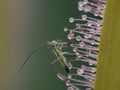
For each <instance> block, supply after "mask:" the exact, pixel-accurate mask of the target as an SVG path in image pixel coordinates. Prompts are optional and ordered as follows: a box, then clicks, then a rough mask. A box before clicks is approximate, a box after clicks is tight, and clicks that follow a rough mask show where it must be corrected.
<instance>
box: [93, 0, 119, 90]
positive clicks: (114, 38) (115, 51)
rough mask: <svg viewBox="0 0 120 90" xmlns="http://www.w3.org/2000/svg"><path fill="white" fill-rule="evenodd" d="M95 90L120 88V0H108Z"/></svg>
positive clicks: (117, 89) (115, 89)
mask: <svg viewBox="0 0 120 90" xmlns="http://www.w3.org/2000/svg"><path fill="white" fill-rule="evenodd" d="M107 2H108V3H107V7H106V11H105V17H104V23H103V29H102V36H101V42H100V53H99V60H98V67H97V77H96V82H95V90H120V0H107Z"/></svg>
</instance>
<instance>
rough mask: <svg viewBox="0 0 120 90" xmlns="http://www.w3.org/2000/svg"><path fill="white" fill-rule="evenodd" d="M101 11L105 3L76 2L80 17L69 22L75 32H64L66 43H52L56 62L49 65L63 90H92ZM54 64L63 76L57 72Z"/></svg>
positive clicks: (103, 9) (66, 29) (66, 30)
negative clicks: (58, 66) (63, 87)
mask: <svg viewBox="0 0 120 90" xmlns="http://www.w3.org/2000/svg"><path fill="white" fill-rule="evenodd" d="M105 7H106V1H105V0H91V1H90V0H79V1H78V8H77V9H78V10H79V11H80V12H82V14H81V13H80V15H79V16H80V17H77V18H74V17H70V18H69V22H70V23H71V24H74V23H75V28H72V29H70V28H64V31H65V32H67V33H68V36H67V38H68V39H69V42H63V41H61V42H58V41H55V42H56V44H55V45H53V46H52V47H53V52H54V53H55V55H56V57H57V59H56V60H54V61H52V63H51V64H52V65H53V67H54V69H55V70H56V71H57V77H58V78H60V79H61V80H62V81H64V82H65V83H66V85H67V90H93V89H94V84H95V79H96V67H97V61H98V54H99V45H100V36H101V30H102V24H103V18H104V11H105ZM73 22H74V23H73ZM64 48H69V49H70V50H69V51H67V50H64ZM56 62H59V63H60V64H61V65H62V67H63V68H64V70H65V72H66V73H61V72H60V71H58V70H57V68H56V67H55V66H54V64H55V63H56Z"/></svg>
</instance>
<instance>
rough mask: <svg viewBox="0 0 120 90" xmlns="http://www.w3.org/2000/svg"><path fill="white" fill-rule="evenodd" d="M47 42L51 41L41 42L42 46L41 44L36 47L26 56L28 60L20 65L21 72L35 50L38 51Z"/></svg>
mask: <svg viewBox="0 0 120 90" xmlns="http://www.w3.org/2000/svg"><path fill="white" fill-rule="evenodd" d="M47 43H49V41H46V42H43V43H42V44H40V46H39V47H38V48H36V49H34V50H33V51H32V52H31V54H30V55H29V56H28V57H27V58H26V60H25V61H24V63H23V64H22V65H21V67H20V69H19V72H20V71H21V70H22V69H23V67H24V66H25V64H26V63H27V62H28V61H29V59H30V57H31V56H32V55H33V54H34V53H35V52H37V51H38V50H39V49H40V47H41V46H43V45H45V44H47Z"/></svg>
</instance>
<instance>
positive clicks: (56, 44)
mask: <svg viewBox="0 0 120 90" xmlns="http://www.w3.org/2000/svg"><path fill="white" fill-rule="evenodd" d="M45 44H46V45H48V46H50V47H51V49H52V51H53V53H54V54H55V55H56V57H57V59H55V60H54V61H52V62H51V65H52V66H53V67H54V69H55V70H56V71H57V69H56V68H55V66H54V64H55V63H56V62H60V64H61V66H62V67H63V69H64V70H65V71H66V73H69V67H70V64H69V63H68V61H67V59H66V57H65V56H64V54H68V55H72V54H71V53H68V52H62V51H61V49H62V48H63V47H68V46H70V44H71V43H66V42H63V41H61V40H58V41H55V40H52V41H51V42H50V41H47V42H44V43H42V44H41V45H40V46H39V47H38V48H36V49H35V50H33V52H32V53H31V54H30V55H29V56H28V57H27V59H26V60H25V62H24V63H23V65H22V66H21V68H20V71H21V70H22V68H23V67H24V65H25V64H26V62H27V61H28V60H29V59H30V57H31V56H32V55H33V54H34V53H35V52H36V51H38V50H39V49H40V47H41V46H43V45H45Z"/></svg>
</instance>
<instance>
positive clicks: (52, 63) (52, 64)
mask: <svg viewBox="0 0 120 90" xmlns="http://www.w3.org/2000/svg"><path fill="white" fill-rule="evenodd" d="M56 62H58V59H55V60H53V61H52V62H51V63H50V64H51V66H52V67H53V69H54V70H55V71H56V72H57V73H58V70H57V68H56V67H55V65H54V64H55V63H56Z"/></svg>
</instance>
